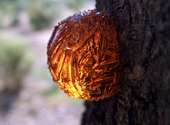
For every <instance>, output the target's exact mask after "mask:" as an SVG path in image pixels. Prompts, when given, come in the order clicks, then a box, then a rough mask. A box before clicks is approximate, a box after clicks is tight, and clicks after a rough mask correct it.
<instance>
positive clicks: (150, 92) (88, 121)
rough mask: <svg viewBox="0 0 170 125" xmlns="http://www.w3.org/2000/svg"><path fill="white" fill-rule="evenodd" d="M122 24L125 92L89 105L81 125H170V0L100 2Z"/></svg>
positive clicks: (102, 8) (119, 25)
mask: <svg viewBox="0 0 170 125" xmlns="http://www.w3.org/2000/svg"><path fill="white" fill-rule="evenodd" d="M96 1H97V4H96V8H97V10H98V11H103V12H104V13H110V14H113V15H115V16H116V17H117V19H118V27H117V32H118V40H119V43H120V48H121V62H122V70H123V78H122V84H123V88H122V89H121V91H120V92H119V93H117V94H116V95H114V96H112V97H110V98H106V99H104V100H100V101H98V102H95V101H93V102H88V101H86V102H85V106H86V111H85V112H84V114H83V119H82V125H170V0H96Z"/></svg>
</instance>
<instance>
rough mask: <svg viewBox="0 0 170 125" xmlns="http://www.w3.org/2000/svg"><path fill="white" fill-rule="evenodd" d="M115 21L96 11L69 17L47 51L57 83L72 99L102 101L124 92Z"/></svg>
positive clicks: (56, 32) (59, 26)
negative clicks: (121, 90)
mask: <svg viewBox="0 0 170 125" xmlns="http://www.w3.org/2000/svg"><path fill="white" fill-rule="evenodd" d="M116 26H117V22H116V20H115V18H113V17H111V16H110V15H107V14H104V13H103V12H97V11H96V10H89V11H83V12H80V13H77V14H74V15H73V16H70V17H68V18H67V19H65V20H64V21H62V22H61V23H59V25H58V26H56V27H55V29H54V31H53V33H52V36H51V38H50V40H49V43H48V47H47V56H48V62H47V64H48V65H49V70H50V72H51V74H52V76H53V80H54V81H55V82H56V83H57V84H58V85H59V86H60V88H61V89H62V90H64V92H65V93H68V95H69V96H70V97H73V98H79V99H84V100H89V101H93V100H95V101H98V100H99V99H103V98H105V97H109V96H112V95H114V94H115V93H117V92H118V91H119V90H120V89H121V84H120V82H119V80H120V61H119V57H120V55H119V44H118V42H117V32H116Z"/></svg>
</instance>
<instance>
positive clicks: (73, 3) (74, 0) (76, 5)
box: [65, 0, 87, 10]
mask: <svg viewBox="0 0 170 125" xmlns="http://www.w3.org/2000/svg"><path fill="white" fill-rule="evenodd" d="M86 1H87V0H66V1H65V2H66V5H67V6H68V7H69V8H71V9H75V10H78V9H80V8H81V7H82V6H83V5H84V4H85V2H86Z"/></svg>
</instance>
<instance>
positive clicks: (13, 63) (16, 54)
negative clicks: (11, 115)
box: [0, 37, 33, 93]
mask: <svg viewBox="0 0 170 125" xmlns="http://www.w3.org/2000/svg"><path fill="white" fill-rule="evenodd" d="M26 50H27V46H26V44H23V43H21V42H18V41H17V40H16V41H15V40H11V39H6V38H4V39H3V38H1V37H0V82H1V86H0V92H2V91H11V92H14V93H15V92H17V91H19V90H20V89H21V88H22V82H23V79H24V78H25V76H26V75H27V73H28V72H29V70H30V68H31V64H32V61H33V60H32V57H30V56H29V53H26Z"/></svg>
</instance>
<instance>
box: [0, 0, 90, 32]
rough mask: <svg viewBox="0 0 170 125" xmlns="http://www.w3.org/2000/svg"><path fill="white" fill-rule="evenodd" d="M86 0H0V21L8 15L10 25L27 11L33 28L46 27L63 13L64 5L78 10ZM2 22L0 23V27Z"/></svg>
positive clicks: (13, 24) (16, 22)
mask: <svg viewBox="0 0 170 125" xmlns="http://www.w3.org/2000/svg"><path fill="white" fill-rule="evenodd" d="M85 2H87V0H62V1H61V0H0V22H2V20H3V18H4V17H5V16H8V17H10V20H11V22H12V24H11V26H15V25H17V24H18V23H19V19H18V16H19V13H20V12H21V11H24V12H26V13H27V15H28V17H29V20H30V22H31V24H32V25H33V28H34V29H35V30H41V29H44V28H47V27H48V26H50V25H51V24H52V21H53V20H54V19H55V18H57V17H59V16H60V14H63V13H62V11H63V9H65V8H66V7H68V8H70V9H73V10H78V9H80V8H81V7H82V6H83V5H84V4H85ZM2 25H3V24H0V27H3V26H2Z"/></svg>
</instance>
